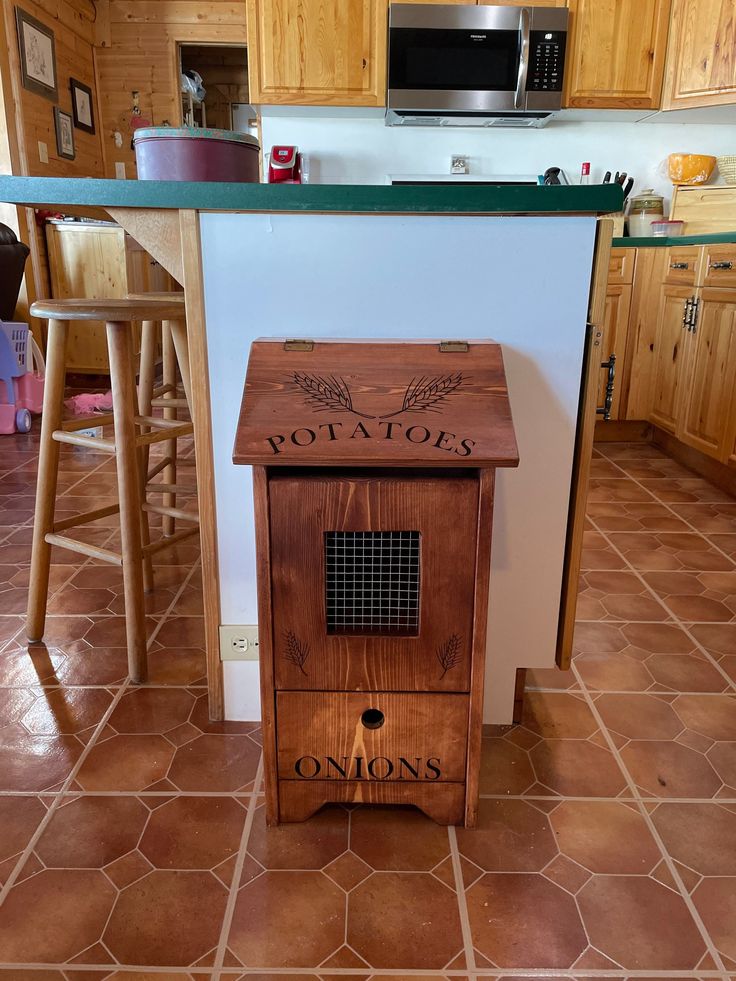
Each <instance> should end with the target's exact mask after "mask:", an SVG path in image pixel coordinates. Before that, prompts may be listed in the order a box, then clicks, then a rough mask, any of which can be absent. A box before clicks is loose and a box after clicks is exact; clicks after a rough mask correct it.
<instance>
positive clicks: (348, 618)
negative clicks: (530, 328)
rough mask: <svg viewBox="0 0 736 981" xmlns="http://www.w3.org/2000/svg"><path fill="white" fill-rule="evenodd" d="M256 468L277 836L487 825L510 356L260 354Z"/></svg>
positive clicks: (319, 350)
mask: <svg viewBox="0 0 736 981" xmlns="http://www.w3.org/2000/svg"><path fill="white" fill-rule="evenodd" d="M233 459H234V462H235V463H237V464H252V465H253V469H254V493H255V514H256V547H257V555H258V560H257V561H258V609H259V614H258V616H259V637H260V663H261V698H262V711H263V732H264V757H265V765H266V774H265V779H266V803H267V820H268V822H269V824H272V825H273V824H278V823H279V822H288V821H303V820H305V819H306V818H308V817H309V816H310V815H311V814H313V813H314V812H315V811H317V810H318V809H319V808H320V807H321V806H322V805H323V804H324V803H326V802H328V801H361V802H364V803H383V804H386V803H395V804H414V805H416V806H417V807H419V808H421V809H422V810H423V811H425V812H426V813H427V814H429V815H430V816H431V817H433V818H434V819H435V820H436V821H438V822H440V823H442V824H465V825H466V826H472V825H473V824H474V822H475V815H476V808H477V796H478V770H479V757H480V739H481V722H482V709H483V685H484V662H485V647H486V621H487V611H488V590H489V575H490V550H491V527H492V518H493V481H494V471H495V468H496V467H509V466H511V467H513V466H516V465H517V464H518V462H519V461H518V452H517V448H516V440H515V436H514V429H513V424H512V421H511V411H510V406H509V400H508V392H507V388H506V378H505V374H504V368H503V358H502V355H501V348H500V346H499V345H498V344H495V343H493V342H491V341H477V342H476V341H474V342H471V343H469V344H466V343H465V342H452V343H450V342H445V343H442V344H440V343H439V342H437V341H418V342H413V343H412V342H400V341H380V342H369V341H350V342H348V341H319V342H314V343H313V342H311V341H284V340H283V339H281V340H278V339H269V340H258V341H256V342H255V343H254V344H253V346H252V348H251V352H250V360H249V363H248V373H247V377H246V383H245V392H244V395H243V405H242V408H241V413H240V420H239V424H238V431H237V436H236V440H235V451H234V455H233Z"/></svg>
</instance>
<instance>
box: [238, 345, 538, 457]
mask: <svg viewBox="0 0 736 981" xmlns="http://www.w3.org/2000/svg"><path fill="white" fill-rule="evenodd" d="M284 340H285V339H284V338H268V339H266V338H259V339H258V340H257V341H255V342H254V343H253V345H252V347H251V350H250V358H249V360H248V373H247V375H246V380H245V391H244V393H243V403H242V406H241V409H240V420H239V422H238V430H237V434H236V437H235V449H234V451H233V461H234V462H235V463H250V464H261V465H266V466H318V467H327V466H337V467H339V466H353V467H364V466H369V467H377V466H395V467H463V466H464V467H515V466H517V465H518V463H519V453H518V450H517V447H516V438H515V435H514V426H513V422H512V420H511V407H510V405H509V396H508V390H507V387H506V375H505V373H504V366H503V355H502V353H501V346H500V345H499V344H497V343H496V342H495V341H488V340H483V341H469V342H468V343H467V349H466V350H463V346H462V345H458V346H457V349H455V348H452V349H450V348H448V346H447V345H446V344H444V343H442V342H440V341H425V340H422V341H369V340H315V341H314V342H313V346H312V348H311V349H302V350H296V349H294V347H292V345H289V347H288V348H287V349H285V346H284Z"/></svg>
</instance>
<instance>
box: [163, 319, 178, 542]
mask: <svg viewBox="0 0 736 981" xmlns="http://www.w3.org/2000/svg"><path fill="white" fill-rule="evenodd" d="M161 354H162V357H163V381H164V385H165V386H167V385H170V386H171V387H172V392H171V393H170V394H171V397H172V398H176V354H175V351H174V339H173V337H172V336H171V331H170V330H169V325H168V323H167V322H166V321H164V322H163V323H162V324H161ZM164 397H165V396H164ZM176 418H177V413H176V408H175V407H173V406H172V408H170V409H166V408H164V419H176ZM162 446H163V451H164V454H165V455H166V456H167V457H168V458H169V460H170V461H171V462H170V463H169V465H168V466H167V467H166V468H165V469H164V471H163V479H164V483H165V484H175V483H176V440H175V439H172V440H168V441H167V442H166V443H163V444H162ZM161 503H162V505H163V506H164V507H167V508H175V507H176V494H163V495H162V498H161ZM162 530H163V534H164V537H165V538H170V537H171V536H172V535H173V534H174V531H175V530H176V523H175V520H174V518H172V517H171V515H169V514H165V515H164V517H163V526H162Z"/></svg>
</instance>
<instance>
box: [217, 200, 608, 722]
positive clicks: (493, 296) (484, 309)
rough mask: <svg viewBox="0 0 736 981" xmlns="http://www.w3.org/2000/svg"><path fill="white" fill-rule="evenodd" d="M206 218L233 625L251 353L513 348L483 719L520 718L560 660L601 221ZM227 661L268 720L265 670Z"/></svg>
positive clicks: (229, 709)
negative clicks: (235, 449)
mask: <svg viewBox="0 0 736 981" xmlns="http://www.w3.org/2000/svg"><path fill="white" fill-rule="evenodd" d="M200 223H201V234H202V256H203V271H204V284H205V307H206V330H207V346H208V355H209V373H210V392H211V401H212V425H213V434H214V461H215V487H216V507H217V528H218V550H219V578H220V592H221V603H222V612H221V618H222V622H223V623H233V624H237V623H246V624H247V623H256V622H257V604H256V574H255V544H254V523H253V502H252V492H251V482H250V474H251V471H250V468H245V467H235V466H233V465H232V463H231V462H230V459H231V454H232V446H233V441H234V435H235V428H236V424H237V420H238V412H239V408H240V401H241V396H242V391H243V381H244V378H245V370H246V364H247V361H248V350H249V346H250V343H251V341H253V340H254V339H255V338H256V337H261V336H288V337H308V338H319V337H346V338H351V337H366V338H437V339H438V340H439V339H448V338H451V339H455V338H462V339H471V338H493V339H495V340H497V341H500V342H501V344H502V345H503V352H504V359H505V363H506V372H507V378H508V385H509V393H510V399H511V406H512V413H513V418H514V425H515V428H516V434H517V440H518V444H519V454H520V460H521V462H520V465H519V468H518V470H503V471H498V473H497V489H496V501H495V509H494V528H493V559H492V575H491V597H490V612H489V627H488V655H487V666H486V703H485V713H484V719H485V721H486V722H491V723H508V722H510V721H511V717H512V711H513V700H514V685H515V677H516V670H517V668H520V667H521V668H533V667H552V666H553V665H554V657H555V645H556V639H557V625H558V618H559V606H560V588H561V580H562V571H563V554H564V546H565V536H566V528H567V517H568V501H569V495H570V483H571V472H572V462H573V450H574V440H575V432H576V425H577V415H578V402H579V398H580V382H581V372H582V364H583V352H584V344H585V334H586V314H587V303H588V287H589V283H590V277H591V268H592V261H593V250H594V242H595V231H596V219H595V218H594V217H590V216H586V217H567V216H558V215H555V214H551V215H549V216H546V217H524V216H514V217H496V216H478V217H473V216H465V215H458V214H448V215H384V214H367V215H356V214H318V213H306V214H276V215H269V214H253V213H206V212H205V213H201V214H200ZM380 370H381V366H380V364H377V365H376V372H377V374H378V375H380ZM468 560H469V561H472V557H470V556H469V557H468ZM224 667H225V672H224V683H225V716H226V718H229V719H257V718H259V711H260V706H259V683H258V665H257V664H256V663H255V662H226V663H225V666H224Z"/></svg>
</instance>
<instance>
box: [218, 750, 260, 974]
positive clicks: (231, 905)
mask: <svg viewBox="0 0 736 981" xmlns="http://www.w3.org/2000/svg"><path fill="white" fill-rule="evenodd" d="M262 782H263V753H261V756H260V759H259V761H258V769H257V770H256V777H255V780H254V781H253V789H254V793H253V794H252V795H251V798H250V801H249V803H248V813H247V814H246V816H245V824H244V825H243V834H242V836H241V839H240V847H239V849H238V857H237V858H236V860H235V867H234V869H233V878H232V881H231V883H230V891H229V893H228V897H227V904H226V906H225V914H224V916H223V918H222V927H221V928H220V939H219V941H218V944H217V953H216V954H215V963H214V972H215V973H214V974H213V981H218V978H219V977H220V972H221V971H222V968H223V963H224V960H225V953H226V950H227V942H228V939H229V937H230V928H231V926H232V922H233V915H234V914H235V903H236V901H237V898H238V890H239V889H240V877H241V875H242V873H243V865H245V859H246V856H247V853H248V842H249V841H250V833H251V829H252V827H253V820H254V818H255V813H256V801H257V795H258V792H259V791H260V789H261V783H262Z"/></svg>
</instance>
